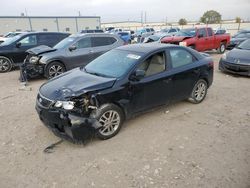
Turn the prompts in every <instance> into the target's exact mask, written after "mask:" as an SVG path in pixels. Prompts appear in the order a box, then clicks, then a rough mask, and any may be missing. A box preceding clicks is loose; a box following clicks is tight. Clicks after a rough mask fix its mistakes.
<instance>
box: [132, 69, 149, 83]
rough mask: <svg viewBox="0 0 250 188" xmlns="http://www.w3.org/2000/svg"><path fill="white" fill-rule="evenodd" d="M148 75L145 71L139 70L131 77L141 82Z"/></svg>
mask: <svg viewBox="0 0 250 188" xmlns="http://www.w3.org/2000/svg"><path fill="white" fill-rule="evenodd" d="M145 75H146V72H145V70H141V69H137V70H136V71H135V72H134V73H133V74H132V75H131V77H130V79H131V80H136V81H139V80H141V79H142V78H144V76H145Z"/></svg>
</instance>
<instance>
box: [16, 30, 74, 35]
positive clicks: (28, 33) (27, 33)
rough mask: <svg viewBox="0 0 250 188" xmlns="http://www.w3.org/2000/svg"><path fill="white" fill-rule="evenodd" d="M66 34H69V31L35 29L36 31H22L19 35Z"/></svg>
mask: <svg viewBox="0 0 250 188" xmlns="http://www.w3.org/2000/svg"><path fill="white" fill-rule="evenodd" d="M44 33H45V34H67V35H70V33H63V32H48V31H40V32H39V31H36V32H24V33H21V34H20V35H19V36H25V35H31V34H44Z"/></svg>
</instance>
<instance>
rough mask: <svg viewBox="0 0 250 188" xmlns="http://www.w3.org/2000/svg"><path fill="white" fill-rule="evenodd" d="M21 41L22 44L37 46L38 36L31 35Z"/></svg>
mask: <svg viewBox="0 0 250 188" xmlns="http://www.w3.org/2000/svg"><path fill="white" fill-rule="evenodd" d="M19 42H20V43H21V46H35V45H37V36H36V35H29V36H27V37H25V38H23V39H22V40H20V41H19Z"/></svg>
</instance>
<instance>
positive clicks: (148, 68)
mask: <svg viewBox="0 0 250 188" xmlns="http://www.w3.org/2000/svg"><path fill="white" fill-rule="evenodd" d="M165 67H166V61H165V52H160V53H157V54H154V55H152V56H150V57H149V58H147V59H146V60H145V61H144V62H143V63H142V64H141V65H140V66H139V68H138V69H141V70H144V71H145V73H146V76H150V75H153V74H157V73H160V72H163V71H164V70H165Z"/></svg>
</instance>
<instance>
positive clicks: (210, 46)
mask: <svg viewBox="0 0 250 188" xmlns="http://www.w3.org/2000/svg"><path fill="white" fill-rule="evenodd" d="M214 40H215V38H214V34H213V30H212V29H211V28H207V41H206V44H207V49H208V50H211V49H214V47H215V41H214Z"/></svg>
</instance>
